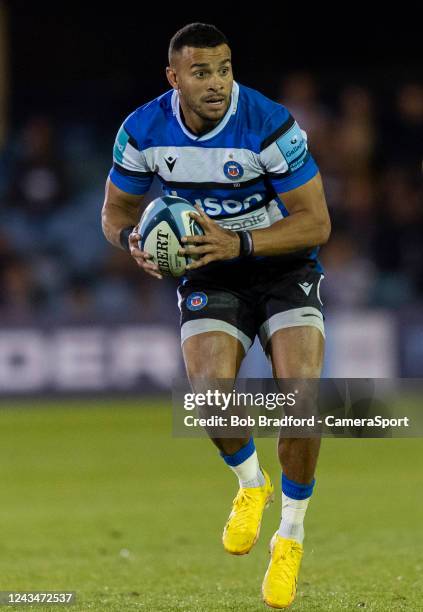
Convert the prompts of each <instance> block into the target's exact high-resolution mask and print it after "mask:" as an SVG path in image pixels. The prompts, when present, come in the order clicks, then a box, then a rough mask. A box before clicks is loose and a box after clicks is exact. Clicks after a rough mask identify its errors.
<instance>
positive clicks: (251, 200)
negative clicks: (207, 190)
mask: <svg viewBox="0 0 423 612" xmlns="http://www.w3.org/2000/svg"><path fill="white" fill-rule="evenodd" d="M263 199H264V196H263V195H262V194H261V193H254V194H253V195H250V196H248V197H247V198H245V199H244V200H242V201H240V200H232V199H230V200H229V199H228V200H221V199H219V198H204V199H200V198H196V200H195V203H196V204H199V205H200V206H201V208H202V209H203V210H204V212H206V213H207V214H208V215H209V216H210V217H216V216H218V215H237V214H239V213H241V212H244V211H246V210H248V209H249V208H250V206H253V205H255V204H258V202H261V201H262V200H263Z"/></svg>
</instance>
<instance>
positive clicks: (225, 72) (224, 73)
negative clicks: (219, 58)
mask: <svg viewBox="0 0 423 612" xmlns="http://www.w3.org/2000/svg"><path fill="white" fill-rule="evenodd" d="M228 72H229V68H222V70H221V71H220V74H223V76H226V75H227V74H228Z"/></svg>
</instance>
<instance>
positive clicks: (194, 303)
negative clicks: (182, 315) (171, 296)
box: [187, 292, 208, 310]
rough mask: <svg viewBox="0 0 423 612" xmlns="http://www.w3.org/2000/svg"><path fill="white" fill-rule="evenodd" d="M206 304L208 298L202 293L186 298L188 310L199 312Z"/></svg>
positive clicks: (192, 294)
mask: <svg viewBox="0 0 423 612" xmlns="http://www.w3.org/2000/svg"><path fill="white" fill-rule="evenodd" d="M207 302H208V297H207V295H206V294H205V293H203V292H197V293H191V294H190V295H189V296H188V297H187V308H188V310H201V309H202V308H204V306H205V305H206V304H207Z"/></svg>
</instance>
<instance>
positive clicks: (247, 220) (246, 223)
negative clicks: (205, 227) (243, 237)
mask: <svg viewBox="0 0 423 612" xmlns="http://www.w3.org/2000/svg"><path fill="white" fill-rule="evenodd" d="M217 223H218V224H219V225H220V227H224V228H225V229H229V230H231V231H232V232H238V231H241V230H247V229H254V228H255V227H257V226H258V227H261V226H263V227H268V225H269V223H268V215H267V213H266V212H265V211H261V210H260V211H258V212H257V213H254V212H252V213H249V215H248V217H247V216H245V217H242V218H241V219H236V218H235V219H222V220H218V221H217Z"/></svg>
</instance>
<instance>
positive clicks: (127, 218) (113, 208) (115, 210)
mask: <svg viewBox="0 0 423 612" xmlns="http://www.w3.org/2000/svg"><path fill="white" fill-rule="evenodd" d="M139 218H140V213H139V211H138V210H133V211H132V210H129V209H128V208H127V207H125V208H122V207H121V206H119V204H115V203H111V202H109V203H108V204H107V205H105V206H104V207H103V211H102V213H101V225H102V228H103V233H104V235H105V236H106V238H107V240H108V241H109V242H110V243H111V244H113V245H114V246H116V247H119V248H122V245H121V243H120V233H121V231H122V230H123V229H124V228H126V227H129V226H130V225H137V223H138V221H139Z"/></svg>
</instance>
